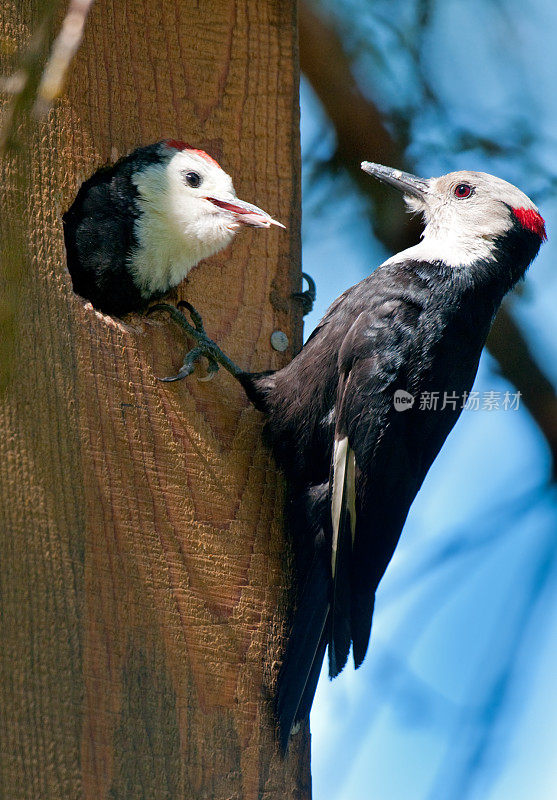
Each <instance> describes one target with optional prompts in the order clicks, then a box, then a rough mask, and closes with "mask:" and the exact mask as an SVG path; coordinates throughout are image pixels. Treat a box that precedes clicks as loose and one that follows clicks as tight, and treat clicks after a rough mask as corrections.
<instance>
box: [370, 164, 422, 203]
mask: <svg viewBox="0 0 557 800" xmlns="http://www.w3.org/2000/svg"><path fill="white" fill-rule="evenodd" d="M361 166H362V169H363V171H364V172H367V173H368V175H373V177H374V178H377V179H378V180H380V181H381V182H382V183H388V184H389V186H394V187H395V189H399V190H400V191H401V192H404V194H411V195H414V197H419V198H420V199H421V200H423V199H424V196H425V195H426V194H427V192H428V190H429V181H426V180H424V179H423V178H417V177H416V176H415V175H411V174H410V173H409V172H402V171H401V170H400V169H393V168H392V167H384V166H382V165H381V164H373V163H372V162H371V161H362V164H361Z"/></svg>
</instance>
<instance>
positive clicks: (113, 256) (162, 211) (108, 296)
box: [62, 139, 284, 315]
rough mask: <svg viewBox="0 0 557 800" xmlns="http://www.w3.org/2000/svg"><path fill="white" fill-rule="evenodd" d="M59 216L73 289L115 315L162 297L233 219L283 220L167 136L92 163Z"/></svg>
mask: <svg viewBox="0 0 557 800" xmlns="http://www.w3.org/2000/svg"><path fill="white" fill-rule="evenodd" d="M62 219H63V223H64V238H65V243H66V252H67V259H68V269H69V271H70V275H71V278H72V282H73V288H74V290H75V291H76V292H77V293H78V294H80V295H81V296H82V297H85V298H86V299H87V300H90V301H91V303H92V304H93V306H94V307H95V308H98V309H99V310H101V311H104V312H106V313H108V314H116V315H122V314H126V313H128V312H129V311H136V310H140V309H142V308H143V307H145V306H146V304H147V303H148V302H149V301H150V300H153V299H156V298H160V297H162V296H163V295H164V294H166V293H167V292H168V291H169V290H170V289H171V288H172V287H173V286H177V285H178V284H179V283H180V282H181V281H182V280H183V279H184V278H185V277H186V275H187V274H188V272H189V271H190V269H191V268H192V267H195V265H196V264H197V263H198V262H199V261H201V259H203V258H208V257H209V256H211V255H213V254H214V253H217V252H218V251H219V250H222V249H223V248H224V247H226V246H227V245H228V244H230V242H231V241H232V239H233V237H234V235H235V233H236V232H237V230H238V229H239V228H240V226H242V225H251V226H253V227H256V228H268V227H269V226H270V225H279V226H280V227H284V226H283V225H281V223H280V222H277V221H276V220H274V219H272V217H270V216H269V215H268V214H267V213H266V212H265V211H262V210H261V209H260V208H258V207H257V206H254V205H251V204H250V203H246V202H244V201H243V200H239V199H238V198H237V197H236V193H235V191H234V186H233V185H232V180H231V178H230V176H229V175H227V174H226V172H224V170H223V169H221V167H220V166H219V165H218V164H217V162H216V161H215V160H214V159H213V158H211V156H209V155H208V154H207V153H205V152H204V151H203V150H197V149H195V148H194V147H191V146H190V145H188V144H186V143H185V142H181V141H177V140H174V139H166V140H165V141H162V142H156V143H155V144H150V145H148V146H147V147H139V148H137V150H134V151H133V152H132V153H130V154H129V155H127V156H124V157H123V158H121V159H120V160H119V161H117V162H116V163H115V164H114V165H113V166H110V167H103V168H101V169H99V170H98V171H97V172H95V174H94V175H93V176H92V177H91V178H89V179H88V180H87V181H85V183H83V184H82V186H81V188H80V189H79V192H78V193H77V196H76V198H75V200H74V202H73V204H72V206H71V208H70V209H69V210H68V211H67V212H66V213H65V214H64V215H63V218H62Z"/></svg>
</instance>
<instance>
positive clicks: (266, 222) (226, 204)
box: [205, 197, 285, 228]
mask: <svg viewBox="0 0 557 800" xmlns="http://www.w3.org/2000/svg"><path fill="white" fill-rule="evenodd" d="M205 199H206V200H208V201H209V202H210V203H213V205H215V206H216V207H217V208H221V209H222V210H223V211H226V212H228V213H229V214H230V215H231V216H232V217H233V218H234V220H235V221H236V222H241V223H242V224H243V225H251V226H252V227H253V228H270V227H271V225H277V226H278V227H279V228H284V227H285V226H284V225H283V224H282V222H277V220H276V219H273V218H272V217H271V216H269V214H267V212H266V211H263V209H262V208H258V207H257V206H253V205H252V204H251V203H246V202H245V201H244V200H238V198H237V197H231V198H230V200H221V199H219V198H218V197H206V198H205Z"/></svg>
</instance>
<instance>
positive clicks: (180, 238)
mask: <svg viewBox="0 0 557 800" xmlns="http://www.w3.org/2000/svg"><path fill="white" fill-rule="evenodd" d="M134 183H135V184H136V186H137V189H138V192H139V197H138V198H137V200H136V202H137V205H138V207H139V209H140V210H141V212H142V213H141V215H140V216H139V218H138V219H137V220H136V222H135V227H134V232H135V235H136V238H137V241H138V247H136V248H135V249H134V250H133V251H132V253H131V256H130V261H131V263H130V267H131V270H132V272H133V274H134V278H135V281H136V284H137V286H138V287H139V289H140V291H141V293H142V295H143V296H144V297H150V296H151V295H152V294H155V293H161V292H162V293H164V292H167V291H168V290H169V289H171V288H172V287H173V286H177V285H178V284H179V283H180V282H181V281H182V280H183V279H184V278H185V277H186V275H187V274H188V272H189V271H190V269H192V267H195V265H196V264H197V263H198V262H199V261H201V260H202V259H204V258H208V257H209V256H212V255H214V254H215V253H217V252H218V251H219V250H222V249H223V248H224V247H226V246H227V245H229V244H230V242H231V241H232V239H233V238H234V234H235V229H234V227H233V226H231V224H230V220H228V219H227V218H226V217H225V215H223V214H221V213H219V211H218V210H217V209H216V208H212V207H211V205H210V204H209V203H208V202H207V201H205V200H203V199H200V198H194V199H193V200H192V201H191V202H190V203H185V202H184V198H183V188H182V186H181V185H180V182H179V181H177V180H176V181H172V180H169V176H168V174H167V170H166V165H164V166H162V167H161V166H160V165H153V166H151V167H147V168H146V169H144V170H142V171H141V172H140V173H139V174H138V175H137V176H136V178H135V179H134Z"/></svg>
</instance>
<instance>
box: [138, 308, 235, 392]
mask: <svg viewBox="0 0 557 800" xmlns="http://www.w3.org/2000/svg"><path fill="white" fill-rule="evenodd" d="M182 308H185V309H187V311H188V313H189V315H190V317H191V320H192V322H193V326H192V325H191V324H190V323H189V322H188V320H187V318H186V315H185V314H184V313H183V311H182V310H181V309H182ZM153 311H166V312H168V314H170V316H171V317H172V319H173V320H174V322H177V323H178V325H180V327H181V328H183V329H184V330H185V331H186V334H187V335H188V336H190V337H191V338H192V339H195V341H196V342H197V347H194V348H193V349H192V350H190V351H189V352H187V353H186V356H185V358H184V363H183V364H182V366H181V368H180V370H179V371H178V373H177V375H171V376H169V377H167V378H159V380H160V381H164V382H165V383H170V382H172V381H180V380H182V379H183V378H187V377H188V375H191V373H192V372H193V370H194V368H195V364H196V362H197V361H198V360H199V359H200V358H202V357H203V356H205V358H207V359H208V360H209V367H208V377H207V378H205V379H203V380H208V379H210V378H211V377H213V375H214V374H215V373H216V372H218V369H219V364H220V365H222V366H223V367H224V368H225V369H227V370H228V372H230V374H231V375H234V376H235V377H237V376H238V375H239V374H240V373H241V372H242V370H241V369H240V367H238V366H236V364H234V362H233V361H231V360H230V359H229V358H228V356H227V355H225V354H224V353H223V352H222V350H221V349H220V347H219V346H218V345H216V344H215V342H213V340H212V339H209V337H208V336H207V334H206V333H205V328H204V327H203V319H202V317H201V314H200V313H199V312H198V311H197V310H196V309H195V308H194V307H193V306H192V305H191V303H188V302H186V301H185V300H181V301H180V302H179V303H178V307H176V306H171V305H169V304H168V303H157V304H156V305H154V306H151V307H150V308H149V309H148V311H147V313H148V314H151V313H152V312H153Z"/></svg>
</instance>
